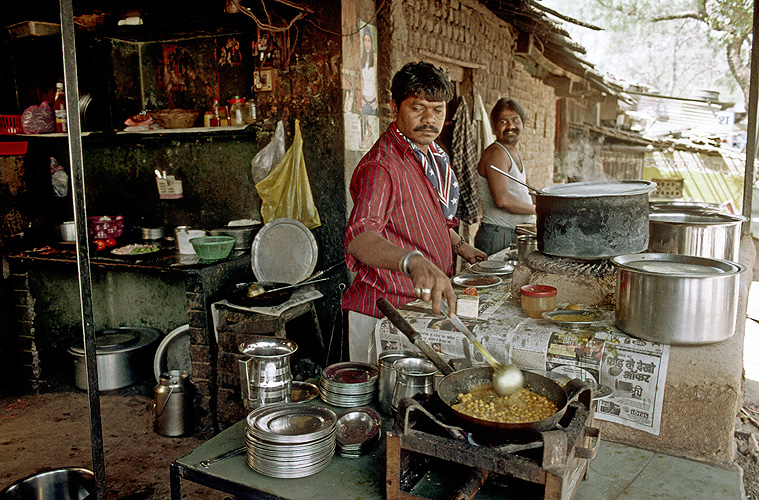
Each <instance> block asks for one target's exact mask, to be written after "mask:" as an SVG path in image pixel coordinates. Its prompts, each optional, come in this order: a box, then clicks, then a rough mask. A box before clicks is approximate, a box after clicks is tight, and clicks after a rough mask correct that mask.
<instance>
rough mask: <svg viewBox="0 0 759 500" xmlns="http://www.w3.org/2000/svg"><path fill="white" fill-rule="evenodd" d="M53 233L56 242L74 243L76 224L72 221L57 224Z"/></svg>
mask: <svg viewBox="0 0 759 500" xmlns="http://www.w3.org/2000/svg"><path fill="white" fill-rule="evenodd" d="M54 233H55V237H56V238H58V241H76V222H75V221H73V220H72V221H67V222H64V223H63V224H58V225H57V226H55V231H54Z"/></svg>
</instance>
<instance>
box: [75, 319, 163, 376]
mask: <svg viewBox="0 0 759 500" xmlns="http://www.w3.org/2000/svg"><path fill="white" fill-rule="evenodd" d="M160 336H161V333H160V332H159V331H158V330H156V329H155V328H147V327H129V326H122V327H118V328H108V329H105V330H99V331H98V332H97V333H96V334H95V353H96V360H97V369H98V389H99V390H101V391H112V390H115V389H121V388H122V387H127V386H129V385H132V384H135V383H137V382H138V381H139V380H142V379H144V378H147V375H148V374H149V373H150V371H149V370H150V366H152V361H153V358H154V355H155V347H156V346H155V344H156V341H157V340H158V338H159V337H160ZM68 353H69V354H70V355H71V357H72V358H73V359H74V384H75V385H76V386H77V387H78V388H79V389H84V390H87V387H88V385H89V383H88V379H87V361H86V359H85V355H84V346H83V345H82V343H81V342H79V343H77V344H75V345H73V346H71V347H70V348H69V350H68Z"/></svg>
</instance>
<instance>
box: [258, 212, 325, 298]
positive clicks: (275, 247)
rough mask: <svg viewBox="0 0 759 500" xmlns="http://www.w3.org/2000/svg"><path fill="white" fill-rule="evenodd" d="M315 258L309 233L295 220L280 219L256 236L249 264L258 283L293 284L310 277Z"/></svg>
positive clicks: (313, 241)
mask: <svg viewBox="0 0 759 500" xmlns="http://www.w3.org/2000/svg"><path fill="white" fill-rule="evenodd" d="M318 256H319V251H318V248H317V245H316V239H315V238H314V235H313V234H311V231H309V229H308V228H307V227H306V226H304V225H303V224H302V223H301V222H298V221H297V220H295V219H288V218H281V219H275V220H273V221H271V222H269V223H268V224H266V225H265V226H264V227H263V228H261V230H260V231H259V232H258V234H256V237H255V238H254V239H253V245H252V247H251V255H250V261H251V267H252V268H253V274H255V276H256V279H257V280H258V281H272V282H276V283H287V284H291V285H292V284H295V283H298V282H301V281H303V280H304V279H306V278H308V277H309V276H311V273H313V272H314V269H315V268H316V260H317V257H318ZM283 264H286V265H283Z"/></svg>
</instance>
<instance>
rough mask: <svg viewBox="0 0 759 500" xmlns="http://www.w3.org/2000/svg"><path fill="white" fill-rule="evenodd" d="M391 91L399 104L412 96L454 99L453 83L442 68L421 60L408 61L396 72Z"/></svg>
mask: <svg viewBox="0 0 759 500" xmlns="http://www.w3.org/2000/svg"><path fill="white" fill-rule="evenodd" d="M390 93H391V94H392V99H393V101H395V104H396V105H398V106H400V105H401V103H402V102H403V101H405V100H406V99H407V98H409V97H411V96H414V97H424V98H425V99H427V100H430V101H443V102H448V101H450V100H451V99H453V84H452V83H451V80H450V79H449V78H448V75H446V74H445V72H444V71H443V69H442V68H437V67H435V66H433V65H432V64H430V63H427V62H424V61H419V62H415V63H407V64H406V65H405V66H403V67H402V68H401V69H400V71H398V72H397V73H396V74H395V76H394V77H393V83H392V85H391V86H390Z"/></svg>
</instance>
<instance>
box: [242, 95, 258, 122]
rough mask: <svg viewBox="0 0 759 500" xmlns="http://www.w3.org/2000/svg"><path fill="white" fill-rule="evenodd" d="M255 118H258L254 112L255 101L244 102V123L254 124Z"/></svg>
mask: <svg viewBox="0 0 759 500" xmlns="http://www.w3.org/2000/svg"><path fill="white" fill-rule="evenodd" d="M256 118H258V116H257V111H256V101H254V100H253V99H248V100H247V101H246V102H245V123H248V124H250V123H255V122H256Z"/></svg>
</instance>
